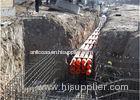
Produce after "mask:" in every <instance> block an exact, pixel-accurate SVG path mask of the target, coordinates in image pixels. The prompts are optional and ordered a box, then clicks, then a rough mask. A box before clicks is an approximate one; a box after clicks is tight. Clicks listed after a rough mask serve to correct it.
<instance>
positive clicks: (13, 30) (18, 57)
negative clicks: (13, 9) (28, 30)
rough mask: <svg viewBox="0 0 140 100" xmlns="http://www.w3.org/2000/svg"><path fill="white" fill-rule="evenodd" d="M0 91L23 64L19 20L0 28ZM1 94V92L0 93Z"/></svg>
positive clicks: (21, 34) (21, 35)
mask: <svg viewBox="0 0 140 100" xmlns="http://www.w3.org/2000/svg"><path fill="white" fill-rule="evenodd" d="M0 43H1V45H0V62H1V63H0V92H1V91H2V90H3V89H4V86H5V85H6V84H7V83H9V81H10V80H11V79H12V78H13V77H14V76H15V75H16V74H17V73H19V71H21V69H22V68H23V66H24V45H23V32H22V25H20V23H19V21H18V22H15V23H12V24H11V25H10V26H7V27H5V28H3V27H2V29H1V37H0ZM0 95H1V94H0Z"/></svg>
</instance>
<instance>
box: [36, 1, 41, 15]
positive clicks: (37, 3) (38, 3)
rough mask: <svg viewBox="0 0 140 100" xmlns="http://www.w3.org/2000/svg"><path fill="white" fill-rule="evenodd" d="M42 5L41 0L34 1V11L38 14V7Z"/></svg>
mask: <svg viewBox="0 0 140 100" xmlns="http://www.w3.org/2000/svg"><path fill="white" fill-rule="evenodd" d="M41 5H42V0H35V11H36V13H38V12H39V6H41Z"/></svg>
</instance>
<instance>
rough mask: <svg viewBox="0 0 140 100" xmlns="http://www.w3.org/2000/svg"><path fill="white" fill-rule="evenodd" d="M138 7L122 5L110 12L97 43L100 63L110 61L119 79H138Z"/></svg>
mask: <svg viewBox="0 0 140 100" xmlns="http://www.w3.org/2000/svg"><path fill="white" fill-rule="evenodd" d="M137 12H138V6H134V5H123V6H118V7H117V8H114V9H112V10H111V11H110V15H108V22H107V23H106V25H105V26H104V28H103V29H102V30H101V34H100V36H99V41H98V49H99V52H100V61H101V62H102V63H104V64H107V62H108V61H112V66H114V67H113V68H116V71H119V72H120V73H122V74H121V77H120V78H137V79H138V78H139V38H140V36H139V29H138V27H139V25H138V14H137Z"/></svg>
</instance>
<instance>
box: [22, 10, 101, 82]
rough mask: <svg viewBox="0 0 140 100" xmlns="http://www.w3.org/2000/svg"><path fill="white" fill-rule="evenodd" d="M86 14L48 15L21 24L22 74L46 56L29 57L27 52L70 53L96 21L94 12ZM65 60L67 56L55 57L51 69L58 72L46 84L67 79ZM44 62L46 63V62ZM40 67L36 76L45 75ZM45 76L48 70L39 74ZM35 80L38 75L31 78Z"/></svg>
mask: <svg viewBox="0 0 140 100" xmlns="http://www.w3.org/2000/svg"><path fill="white" fill-rule="evenodd" d="M85 13H86V14H85V15H83V16H81V15H74V14H68V13H65V14H64V13H59V12H50V13H48V14H47V16H46V17H39V19H37V18H35V19H25V20H24V21H23V23H24V32H25V36H24V44H25V56H26V57H25V58H26V59H25V71H28V69H30V68H31V67H33V65H35V64H36V63H37V62H39V60H40V59H42V58H43V57H44V56H49V55H42V54H39V55H31V54H30V51H36V50H38V51H51V50H54V51H57V50H59V51H61V50H62V51H71V50H74V49H77V48H78V47H79V46H80V45H81V44H82V43H83V42H84V41H85V40H86V39H87V38H88V36H89V35H90V34H91V33H92V32H93V31H94V29H95V28H96V27H97V25H98V21H99V20H98V15H97V13H90V12H85ZM51 56H53V55H51ZM51 56H50V58H51ZM66 58H67V55H66V54H58V55H57V57H55V58H54V61H55V62H56V65H54V66H52V67H53V68H54V69H55V70H56V69H58V71H57V72H56V73H55V74H54V75H52V76H51V78H50V80H49V82H52V80H53V79H56V78H57V79H59V80H65V79H66V77H67V75H68V71H67V70H68V65H67V64H66ZM48 60H49V59H48ZM45 62H49V61H47V60H46V61H45ZM52 62H53V61H52ZM42 66H43V64H42V65H41V66H40V68H39V69H41V68H42V69H41V70H40V71H39V72H38V73H43V72H44V68H43V67H42ZM47 67H49V69H50V65H48V66H46V69H47ZM33 69H35V68H33ZM53 71H54V70H53ZM53 71H52V72H53ZM62 72H63V73H62ZM29 73H30V72H29ZM46 73H47V71H46V72H45V73H44V74H42V76H44V75H45V74H46ZM31 76H32V75H31ZM35 77H38V74H36V75H34V78H35ZM34 78H33V79H34ZM40 80H42V78H41V77H40V78H39V79H38V80H37V81H40ZM43 80H44V79H43ZM27 81H28V79H27ZM29 84H31V83H29ZM42 84H44V83H42Z"/></svg>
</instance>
